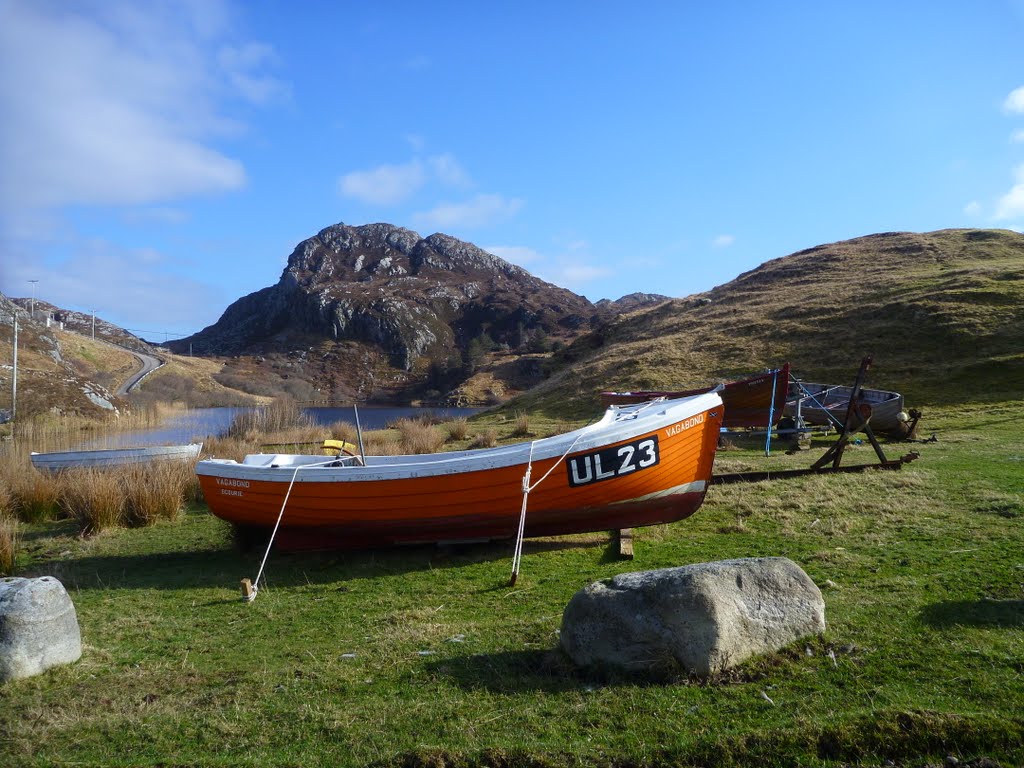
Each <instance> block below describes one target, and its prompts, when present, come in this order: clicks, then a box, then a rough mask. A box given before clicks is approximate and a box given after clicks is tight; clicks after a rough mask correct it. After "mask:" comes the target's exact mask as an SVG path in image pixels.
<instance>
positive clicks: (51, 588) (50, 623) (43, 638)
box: [0, 576, 82, 683]
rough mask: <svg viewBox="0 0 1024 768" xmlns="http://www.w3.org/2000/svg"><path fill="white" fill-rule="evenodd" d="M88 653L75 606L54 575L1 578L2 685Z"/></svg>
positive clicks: (0, 648)
mask: <svg viewBox="0 0 1024 768" xmlns="http://www.w3.org/2000/svg"><path fill="white" fill-rule="evenodd" d="M81 655H82V636H81V633H80V631H79V629H78V617H77V615H76V614H75V606H74V605H73V604H72V602H71V598H70V597H69V596H68V593H67V592H66V591H65V589H64V585H63V584H61V583H60V582H59V581H58V580H57V579H55V578H53V577H52V576H43V577H41V578H38V579H22V578H5V579H0V683H5V682H7V681H8V680H18V679H20V678H23V677H31V676H32V675H38V674H39V673H41V672H44V671H45V670H47V669H49V668H50V667H53V666H56V665H58V664H70V663H71V662H73V661H77V660H78V659H79V658H80V657H81Z"/></svg>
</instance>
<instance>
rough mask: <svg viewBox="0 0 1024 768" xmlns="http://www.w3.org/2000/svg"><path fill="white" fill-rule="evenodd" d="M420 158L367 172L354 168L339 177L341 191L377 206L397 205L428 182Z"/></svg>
mask: <svg viewBox="0 0 1024 768" xmlns="http://www.w3.org/2000/svg"><path fill="white" fill-rule="evenodd" d="M426 180H427V174H426V171H425V170H424V168H423V164H422V163H421V162H420V161H419V160H413V161H412V162H409V163H405V164H404V165H379V166H377V167H376V168H371V169H370V170H368V171H352V172H351V173H346V174H345V175H344V176H342V177H341V178H340V179H338V191H339V192H340V193H341V194H342V195H344V196H345V197H353V198H355V199H356V200H361V201H362V202H364V203H372V204H374V205H394V204H395V203H400V202H402V201H403V200H407V199H408V198H409V197H411V196H412V195H413V194H415V193H416V192H417V191H418V190H419V189H420V187H422V186H423V185H424V183H426Z"/></svg>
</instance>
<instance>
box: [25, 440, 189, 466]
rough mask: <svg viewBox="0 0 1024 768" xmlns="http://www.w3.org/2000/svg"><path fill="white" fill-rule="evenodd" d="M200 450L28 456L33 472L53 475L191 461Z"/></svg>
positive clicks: (161, 448)
mask: <svg viewBox="0 0 1024 768" xmlns="http://www.w3.org/2000/svg"><path fill="white" fill-rule="evenodd" d="M202 449H203V444H202V443H189V444H188V445H150V446H144V447H141V448H103V449H97V450H84V451H55V452H52V453H35V452H33V453H31V454H30V455H29V458H30V459H31V460H32V466H34V467H35V468H36V469H40V470H44V471H49V472H55V471H58V470H61V469H71V468H73V467H99V468H102V467H117V466H122V465H125V464H149V463H152V462H159V461H192V460H194V459H196V458H198V456H199V452H200V451H201V450H202Z"/></svg>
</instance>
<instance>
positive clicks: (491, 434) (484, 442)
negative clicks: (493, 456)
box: [469, 428, 498, 448]
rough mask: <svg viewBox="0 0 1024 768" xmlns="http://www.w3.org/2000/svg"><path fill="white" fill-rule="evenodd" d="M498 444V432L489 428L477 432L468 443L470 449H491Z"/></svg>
mask: <svg viewBox="0 0 1024 768" xmlns="http://www.w3.org/2000/svg"><path fill="white" fill-rule="evenodd" d="M497 444H498V430H496V429H493V428H490V429H485V430H484V431H483V432H478V433H477V434H476V436H475V437H474V438H473V440H472V441H471V442H470V443H469V447H470V448H493V447H494V446H496V445H497Z"/></svg>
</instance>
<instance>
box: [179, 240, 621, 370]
mask: <svg viewBox="0 0 1024 768" xmlns="http://www.w3.org/2000/svg"><path fill="white" fill-rule="evenodd" d="M598 317H601V312H600V311H599V310H596V309H595V307H594V305H593V304H591V303H590V302H589V301H588V300H587V299H585V298H584V297H582V296H578V295H576V294H574V293H572V292H570V291H567V290H565V289H563V288H559V287H557V286H555V285H552V284H550V283H546V282H544V281H543V280H540V279H538V278H536V277H534V276H533V275H531V274H530V273H529V272H527V271H526V270H524V269H521V268H520V267H517V266H515V265H513V264H510V263H508V262H506V261H504V260H502V259H500V258H498V257H497V256H494V255H493V254H490V253H487V252H486V251H484V250H482V249H480V248H478V247H476V246H475V245H472V244H470V243H466V242H463V241H461V240H457V239H456V238H454V237H450V236H448V235H444V234H434V235H430V236H429V237H427V238H422V237H420V235H418V234H417V233H416V232H413V231H411V230H408V229H403V228H401V227H396V226H392V225H390V224H368V225H365V226H359V227H350V226H346V225H344V224H336V225H334V226H331V227H328V228H326V229H324V230H322V231H320V232H319V233H317V235H316V236H314V237H311V238H309V239H308V240H304V241H303V242H301V243H299V245H298V246H297V247H296V248H295V250H294V251H293V252H292V254H291V256H289V258H288V265H287V266H286V267H285V270H284V272H283V273H282V275H281V278H280V280H279V281H278V283H277V284H276V285H274V286H272V287H270V288H264V289H262V290H260V291H257V292H255V293H252V294H250V295H248V296H246V297H244V298H242V299H239V300H238V301H236V302H235V303H234V304H232V305H231V306H230V307H228V309H227V310H226V311H225V312H224V314H223V316H222V317H221V318H220V319H219V320H218V321H217V322H216V323H215V324H214V325H212V326H210V327H208V328H205V329H203V330H202V331H200V332H199V333H197V334H195V335H194V336H191V337H189V338H187V339H182V340H180V341H177V342H171V343H170V344H169V345H168V346H170V347H171V348H172V349H175V350H179V351H184V350H187V349H188V346H189V344H191V345H192V349H193V352H194V353H196V354H238V353H241V352H252V351H263V350H264V349H266V348H268V346H272V345H274V344H278V345H285V346H286V345H287V341H288V339H289V337H298V336H301V335H304V334H307V335H313V336H317V337H321V338H328V339H331V340H335V341H359V342H365V343H368V344H371V345H374V346H377V347H379V348H381V349H383V350H384V351H385V352H386V353H387V354H388V356H389V357H390V359H391V362H392V364H393V365H394V366H395V367H398V368H401V369H404V370H411V369H412V368H413V367H414V366H415V365H416V363H417V361H419V360H421V359H422V358H428V359H431V360H445V359H447V358H448V357H449V356H450V355H451V354H452V352H453V350H458V351H460V352H462V351H465V350H466V349H467V348H468V346H469V344H470V343H471V342H472V341H473V340H474V339H478V338H481V337H483V336H484V335H485V334H486V337H487V339H488V341H489V342H492V343H497V344H507V345H508V346H509V347H510V348H517V347H519V346H522V345H523V344H524V340H525V339H526V338H528V337H530V336H531V334H556V333H559V332H566V331H572V330H575V329H579V328H583V327H586V326H587V325H588V324H589V323H590V322H591V321H592V320H593V319H595V318H598Z"/></svg>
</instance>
